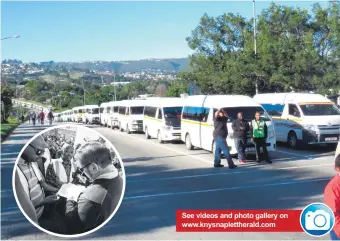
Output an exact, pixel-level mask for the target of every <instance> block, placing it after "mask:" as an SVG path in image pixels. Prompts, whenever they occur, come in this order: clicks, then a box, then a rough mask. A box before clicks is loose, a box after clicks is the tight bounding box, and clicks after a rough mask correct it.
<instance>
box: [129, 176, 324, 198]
mask: <svg viewBox="0 0 340 241" xmlns="http://www.w3.org/2000/svg"><path fill="white" fill-rule="evenodd" d="M329 180H330V178H319V179H314V180H302V181H291V182H278V183H268V184H261V185H250V186H239V187H227V188H216V189H206V190H198V191H186V192H170V193H159V194H149V195H140V196H130V197H124V200H130V199H140V198H152V197H165V196H175V195H185V194H195V193H208V192H220V191H229V190H239V189H251V188H263V187H273V186H283V185H294V184H301V183H311V182H320V181H329Z"/></svg>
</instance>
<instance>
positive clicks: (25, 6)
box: [1, 1, 327, 62]
mask: <svg viewBox="0 0 340 241" xmlns="http://www.w3.org/2000/svg"><path fill="white" fill-rule="evenodd" d="M277 3H278V4H283V5H290V6H296V7H301V8H306V9H311V5H312V4H313V3H315V2H312V1H310V2H308V1H303V2H301V1H300V2H293V1H286V2H277ZM269 4H270V2H263V1H261V2H257V3H256V13H257V14H259V13H260V11H261V10H262V9H264V8H266V7H268V6H269ZM321 5H322V6H326V5H327V3H326V2H324V1H323V2H321ZM225 12H233V13H239V14H241V15H242V16H244V17H246V18H251V17H252V13H253V8H252V1H247V2H246V1H242V2H220V1H219V2H14V1H13V2H10V1H6V2H1V16H2V17H1V36H2V38H3V37H7V36H11V35H15V34H19V35H20V36H21V37H20V38H18V39H7V40H3V41H1V44H2V46H1V55H2V56H1V59H14V58H15V59H20V60H22V61H24V62H31V61H34V62H40V61H50V60H54V61H92V60H104V61H119V60H137V59H145V58H180V57H187V56H188V55H189V54H191V53H192V51H191V50H190V49H189V47H188V45H187V43H186V41H185V38H186V37H188V36H190V34H191V31H192V30H193V29H194V28H195V27H196V26H197V25H198V23H199V19H200V17H201V16H202V15H203V14H204V13H208V14H209V15H211V16H218V15H221V14H223V13H225Z"/></svg>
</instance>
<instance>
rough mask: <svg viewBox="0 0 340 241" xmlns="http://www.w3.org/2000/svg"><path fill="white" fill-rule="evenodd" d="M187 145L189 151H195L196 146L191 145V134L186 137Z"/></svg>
mask: <svg viewBox="0 0 340 241" xmlns="http://www.w3.org/2000/svg"><path fill="white" fill-rule="evenodd" d="M185 145H186V147H187V149H188V150H193V149H194V146H193V145H192V143H191V139H190V134H187V135H186V137H185Z"/></svg>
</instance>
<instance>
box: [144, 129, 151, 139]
mask: <svg viewBox="0 0 340 241" xmlns="http://www.w3.org/2000/svg"><path fill="white" fill-rule="evenodd" d="M145 139H150V135H149V132H148V128H147V127H145Z"/></svg>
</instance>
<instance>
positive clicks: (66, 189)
mask: <svg viewBox="0 0 340 241" xmlns="http://www.w3.org/2000/svg"><path fill="white" fill-rule="evenodd" d="M85 189H86V187H84V186H81V185H75V184H72V183H67V184H63V185H62V186H61V188H60V189H59V191H58V193H57V195H59V196H62V197H65V198H67V199H72V200H74V201H77V199H78V197H79V195H80V193H81V192H82V191H84V190H85Z"/></svg>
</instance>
